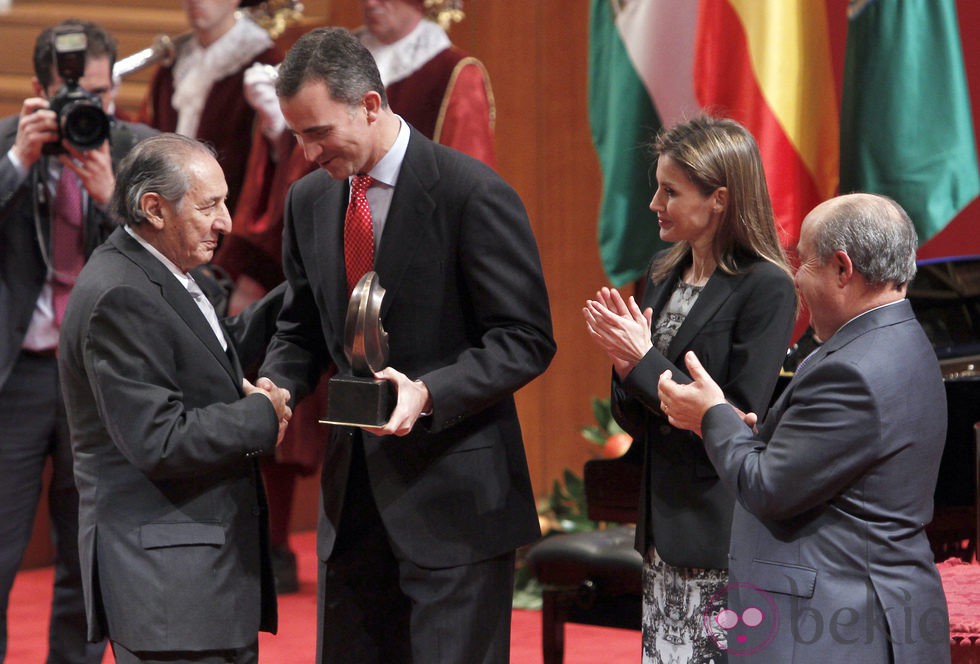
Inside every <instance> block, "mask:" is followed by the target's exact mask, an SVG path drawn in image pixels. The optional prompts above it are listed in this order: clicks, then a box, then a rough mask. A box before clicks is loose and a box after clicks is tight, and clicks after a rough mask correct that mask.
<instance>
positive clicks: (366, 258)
mask: <svg viewBox="0 0 980 664" xmlns="http://www.w3.org/2000/svg"><path fill="white" fill-rule="evenodd" d="M373 183H374V179H373V178H372V177H371V176H370V175H355V176H354V181H353V183H352V184H351V193H350V203H349V204H348V206H347V217H346V218H345V219H344V264H345V266H346V267H347V293H348V294H350V293H351V292H352V291H353V290H354V286H355V285H357V282H358V280H359V279H360V278H361V277H363V276H364V274H365V273H366V272H369V271H370V270H371V269H372V268H373V267H374V226H373V224H372V223H371V206H369V205H368V201H367V196H365V192H366V191H367V188H368V187H370V186H371V185H372V184H373Z"/></svg>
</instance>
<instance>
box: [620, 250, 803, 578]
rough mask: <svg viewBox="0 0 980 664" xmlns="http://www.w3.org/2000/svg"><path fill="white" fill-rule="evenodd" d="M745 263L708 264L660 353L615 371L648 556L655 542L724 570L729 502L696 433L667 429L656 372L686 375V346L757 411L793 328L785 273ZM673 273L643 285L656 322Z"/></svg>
mask: <svg viewBox="0 0 980 664" xmlns="http://www.w3.org/2000/svg"><path fill="white" fill-rule="evenodd" d="M743 263H745V264H746V266H745V271H744V272H742V273H740V274H736V275H729V274H725V273H723V272H722V271H721V270H715V272H714V274H713V275H712V276H711V278H710V279H709V280H708V283H707V285H706V286H705V288H704V290H703V291H701V294H700V295H699V296H698V299H697V301H696V302H695V303H694V306H693V307H692V309H691V312H690V314H689V315H688V317H687V318H686V320H685V321H684V323H683V324H682V325H681V326H680V328H679V329H678V330H677V335H676V336H675V337H674V340H673V341H672V342H671V344H670V347H669V348H668V351H667V355H666V357H665V356H664V355H663V354H661V353H660V352H659V351H658V350H657V349H656V348H654V349H651V350H650V352H648V353H647V354H646V356H645V357H644V358H643V359H642V360H641V361H640V362H639V364H637V365H636V367H635V368H634V369H633V371H631V372H630V373H629V375H628V376H627V377H626V379H625V380H623V381H622V382H620V381H619V380H617V379H616V378H615V375H614V380H613V388H612V406H613V413H614V415H615V416H616V420H617V421H618V422H619V423H620V425H622V426H623V428H624V429H626V430H627V431H628V432H629V433H630V435H632V436H633V438H634V440H635V441H636V443H638V444H634V445H633V447H634V448H638V450H639V451H641V452H642V453H643V454H644V455H645V460H644V474H643V482H642V485H641V503H640V516H639V521H638V523H637V539H636V541H637V549H638V550H639V551H640V553H646V550H647V548H648V547H649V546H650V545H651V544H654V545H656V547H657V552H658V553H659V554H660V557H661V558H663V559H664V560H665V561H667V562H668V563H670V564H672V565H677V566H683V567H709V568H715V569H724V568H725V567H727V564H728V560H727V554H728V534H729V531H730V529H731V519H732V507H733V502H734V501H733V498H732V495H731V494H730V493H729V492H728V491H727V490H726V489H725V487H724V486H722V484H721V483H720V482H719V481H718V475H717V473H716V472H715V470H714V468H713V467H712V466H711V462H710V461H709V460H708V457H707V456H706V454H705V452H704V448H703V446H702V445H701V443H700V441H699V440H698V438H697V436H695V435H694V434H692V433H691V432H689V431H683V430H680V429H675V428H674V427H672V426H670V424H668V422H667V420H666V418H664V417H663V415H662V414H661V412H660V400H659V399H658V397H657V382H658V380H659V377H660V374H661V373H663V372H664V371H665V370H666V369H670V370H671V371H672V372H673V375H674V376H675V379H677V378H678V377H679V376H680V377H685V378H686V376H687V369H686V367H685V364H684V354H685V353H686V352H687V351H689V350H693V351H694V352H695V353H696V354H697V356H698V359H699V360H700V361H701V363H702V364H703V365H704V367H705V369H707V371H708V373H709V374H710V375H711V377H712V378H714V379H715V380H716V381H717V382H718V383H719V384H720V385H721V387H722V388H723V389H724V391H725V395H726V396H727V397H728V399H729V400H730V401H731V402H732V403H734V404H735V405H736V406H738V407H739V408H741V409H742V410H744V411H746V412H748V411H753V412H756V413H763V412H765V409H766V407H767V406H768V405H769V400H770V398H771V397H772V391H773V389H774V388H775V386H776V379H777V378H778V377H779V368H780V366H781V365H782V363H783V359H784V358H785V357H786V348H787V345H788V344H789V338H790V334H791V333H792V329H793V321H794V318H795V315H796V295H795V289H794V286H793V282H792V281H791V280H790V278H789V276H788V275H786V274H785V273H784V272H783V271H782V270H780V269H779V268H777V267H776V266H775V265H773V264H771V263H768V262H766V261H761V260H755V261H747V260H743ZM680 273H681V269H680V268H678V269H677V270H675V272H674V273H673V274H672V275H671V276H670V277H669V278H668V279H666V280H664V281H663V282H662V283H660V284H650V285H649V286H648V287H647V290H646V292H645V293H644V296H643V304H642V306H643V308H644V309H645V308H646V307H653V312H654V313H653V315H654V320H656V317H657V316H659V315H660V312H661V311H662V310H663V308H664V306H666V304H667V301H668V300H669V299H670V295H671V293H672V292H673V290H674V287H675V286H676V285H677V281H678V280H679V279H680ZM633 456H634V457H635V456H639V455H638V454H635V453H634V455H633Z"/></svg>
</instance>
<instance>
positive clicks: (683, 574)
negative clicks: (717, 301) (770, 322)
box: [643, 282, 728, 664]
mask: <svg viewBox="0 0 980 664" xmlns="http://www.w3.org/2000/svg"><path fill="white" fill-rule="evenodd" d="M703 289H704V287H703V286H692V285H691V284H686V283H684V282H680V283H678V285H677V288H675V289H674V292H673V293H672V294H671V296H670V300H669V301H668V302H667V306H666V307H664V310H663V311H662V312H661V313H660V316H659V317H658V318H657V320H656V321H654V324H653V331H652V339H653V345H654V346H655V347H656V348H657V350H659V351H660V352H661V353H664V354H665V355H666V353H667V348H668V346H670V342H671V341H672V340H673V339H674V336H675V335H676V334H677V330H678V328H680V326H681V324H683V322H684V319H685V318H687V315H688V313H689V312H690V311H691V307H693V306H694V303H695V302H696V301H697V299H698V296H699V295H700V294H701V291H702V290H703ZM727 582H728V571H727V570H723V569H701V568H694V567H674V566H673V565H669V564H667V563H665V562H664V561H663V560H661V558H660V556H659V555H657V552H656V549H655V547H653V546H651V547H650V549H649V551H647V555H646V556H645V557H644V560H643V664H721V663H722V662H726V661H727V659H726V656H725V654H724V651H723V649H722V648H723V647H724V644H725V641H724V632H723V630H720V629H719V630H713V633H708V632H707V630H706V629H705V624H704V615H705V612H706V611H709V610H710V609H709V607H710V606H711V602H710V601H709V600H710V599H711V598H712V597H713V596H714V595H715V594H716V593H718V592H719V591H722V590H723V589H724V586H725V584H726V583H727ZM709 623H710V624H711V626H712V627H713V626H714V622H713V621H711V620H709ZM719 644H721V645H719Z"/></svg>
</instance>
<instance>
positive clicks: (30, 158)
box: [0, 21, 156, 664]
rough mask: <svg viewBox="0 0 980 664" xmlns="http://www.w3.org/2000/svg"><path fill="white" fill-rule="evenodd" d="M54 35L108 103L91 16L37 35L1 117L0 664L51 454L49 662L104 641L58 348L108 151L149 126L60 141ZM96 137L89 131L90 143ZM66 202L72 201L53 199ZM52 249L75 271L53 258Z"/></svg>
mask: <svg viewBox="0 0 980 664" xmlns="http://www.w3.org/2000/svg"><path fill="white" fill-rule="evenodd" d="M56 32H65V33H68V34H74V35H75V38H77V37H78V36H79V35H82V36H83V37H84V40H85V41H84V45H82V46H81V48H83V49H84V51H83V53H84V64H83V65H82V67H84V69H82V70H81V72H80V73H81V74H82V75H81V77H80V78H79V79H78V80H77V81H76V82H77V84H78V86H79V90H80V91H84V92H86V93H88V94H90V95H92V97H91V99H90V101H91V103H92V108H99V107H101V109H102V112H104V113H108V112H109V111H110V109H111V106H112V94H113V85H112V65H113V62H114V61H115V58H116V43H115V40H114V39H113V38H112V37H111V36H110V35H109V33H107V32H106V31H105V30H104V29H102V28H101V27H99V26H97V25H95V24H94V23H89V22H86V21H64V22H62V23H59V24H58V25H55V26H52V27H49V28H47V29H45V30H43V31H42V32H41V33H40V34H39V35H38V37H37V40H36V42H35V45H34V58H33V59H34V79H33V80H32V87H33V95H32V96H30V97H28V98H27V99H25V100H24V102H23V104H22V106H21V111H20V113H19V114H17V115H13V116H9V117H6V118H3V119H2V120H0V432H2V433H0V662H3V661H4V655H5V653H6V650H7V601H8V598H9V595H10V588H11V586H12V585H13V582H14V577H15V576H16V574H17V569H18V567H19V565H20V563H21V558H22V557H23V555H24V550H25V549H26V548H27V544H28V541H29V540H30V537H31V529H32V526H33V524H34V515H35V513H36V512H37V506H38V501H39V497H40V494H41V484H42V477H43V472H44V467H45V463H46V461H47V459H48V457H50V458H51V460H52V474H51V481H50V484H49V490H48V508H49V512H50V516H51V526H52V529H51V532H52V542H53V544H54V548H55V575H54V578H55V581H54V597H53V600H52V605H51V629H50V631H49V639H48V662H52V663H53V662H59V663H68V664H98V663H99V662H101V661H102V652H103V650H104V645H103V644H88V645H87V644H86V639H85V611H84V605H83V601H82V586H81V581H80V578H79V571H78V494H77V492H76V491H75V484H74V479H73V477H72V468H71V450H70V448H69V444H68V425H67V422H66V419H65V409H64V404H63V403H62V400H61V390H60V389H59V387H58V365H57V360H56V359H55V349H56V348H57V346H58V333H59V328H60V322H61V319H60V314H61V312H62V311H63V308H62V306H61V304H62V303H63V301H64V299H66V298H67V295H68V293H69V292H70V290H71V283H72V281H73V279H74V276H75V273H76V272H77V267H80V265H81V264H82V262H83V261H84V260H85V259H86V258H87V257H88V256H89V255H90V254H91V253H92V250H93V249H94V248H95V247H96V246H98V245H99V244H100V243H101V242H102V241H103V240H104V239H105V238H106V236H108V234H109V232H110V231H111V230H112V224H111V222H110V221H109V217H108V215H107V214H106V213H105V206H106V205H107V204H108V202H109V197H110V196H111V195H112V189H113V186H114V184H115V176H114V175H113V169H114V166H115V161H116V158H118V157H121V156H122V155H124V154H125V153H126V151H128V150H129V149H130V147H131V146H132V145H133V143H135V142H136V141H138V140H140V139H142V138H145V137H146V136H149V135H152V134H155V133H156V131H155V130H153V129H151V128H149V127H147V126H145V125H138V124H132V123H127V122H121V121H119V120H117V119H115V118H113V117H112V116H111V115H110V116H108V119H109V122H110V124H109V140H107V141H104V142H102V143H101V145H98V146H97V147H94V146H91V145H88V144H86V145H88V147H89V149H79V148H78V147H76V146H75V145H73V144H72V143H71V142H70V141H67V140H61V138H60V132H59V128H58V127H59V123H58V118H57V115H56V113H55V111H53V110H51V101H50V100H51V99H52V98H55V97H57V96H58V93H59V91H60V90H61V89H62V86H63V85H64V84H65V81H64V80H63V79H62V77H61V76H60V74H59V68H58V67H57V66H56V57H55V53H56V51H55V39H54V37H55V33H56ZM73 46H75V47H78V46H79V45H78V44H77V43H76V44H73ZM76 62H77V60H76ZM94 115H97V113H95V114H94ZM92 126H93V127H94V126H96V125H94V124H93V125H92ZM97 136H98V134H97V133H93V134H92V138H93V142H94V139H95V137H97ZM52 148H56V149H57V150H58V151H60V152H61V154H57V155H56V154H54V153H53V151H52ZM69 180H71V181H72V183H73V184H74V185H75V186H74V196H73V197H72V196H66V195H61V194H60V192H61V191H62V189H61V187H60V185H62V184H63V183H67V182H68V181H69ZM68 199H71V201H72V204H71V205H61V204H60V201H62V200H68ZM64 212H67V213H68V214H62V213H64ZM59 214H61V218H64V217H65V216H71V215H74V216H73V221H74V224H75V225H74V226H73V228H74V229H75V231H74V235H75V241H74V243H63V245H62V246H67V248H68V251H67V252H61V251H59V249H58V248H56V244H57V243H56V237H55V236H56V235H58V234H57V233H54V232H53V230H52V229H53V228H55V222H54V219H55V217H56V216H57V215H59ZM62 237H63V236H62ZM56 255H57V256H58V257H59V258H61V259H63V260H66V261H67V262H68V263H69V264H70V265H71V266H72V267H69V268H65V267H63V266H62V265H59V263H58V261H57V260H56V259H55V256H56Z"/></svg>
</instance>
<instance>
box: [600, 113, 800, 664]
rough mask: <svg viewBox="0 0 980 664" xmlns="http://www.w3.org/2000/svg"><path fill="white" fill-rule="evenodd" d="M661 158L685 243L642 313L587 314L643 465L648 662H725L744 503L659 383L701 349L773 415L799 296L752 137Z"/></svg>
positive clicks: (665, 148) (607, 304) (700, 133)
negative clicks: (671, 408) (720, 615)
mask: <svg viewBox="0 0 980 664" xmlns="http://www.w3.org/2000/svg"><path fill="white" fill-rule="evenodd" d="M653 154H654V157H655V159H656V186H657V189H656V193H655V194H654V196H653V200H652V201H651V202H650V209H651V210H653V211H654V212H656V213H657V219H658V223H659V225H660V238H661V240H664V241H666V242H673V243H674V245H673V247H671V248H670V249H668V250H666V251H663V252H660V253H658V254H657V255H656V256H654V257H653V260H652V262H651V265H650V270H649V281H648V282H647V284H646V286H645V288H644V293H643V297H642V307H641V306H640V305H639V304H637V302H636V301H635V299H634V298H633V297H632V296H631V297H629V298H628V300H627V299H624V298H623V297H622V296H621V295H620V293H619V292H618V291H616V290H615V289H609V288H602V289H601V290H600V291H599V292H598V293H597V294H596V299H595V300H589V301H587V303H586V307H585V309H584V310H583V312H584V314H585V318H586V323H587V326H588V329H589V332H590V334H591V336H592V338H593V339H594V340H595V341H596V343H597V344H598V345H599V347H600V348H602V349H603V350H604V351H605V352H606V353H607V355H608V356H609V358H610V359H611V360H612V363H613V380H612V407H613V414H614V416H615V418H616V421H617V422H619V424H620V425H622V426H623V428H624V429H626V431H627V432H629V433H630V435H632V436H633V438H634V441H635V444H634V446H633V447H634V450H635V452H634V454H636V455H637V456H639V455H642V458H643V464H644V473H643V487H642V494H641V495H642V498H641V504H640V518H639V522H638V524H637V548H638V550H639V551H640V553H642V554H643V556H644V574H643V582H644V593H643V595H644V598H643V604H644V607H643V661H644V663H647V662H660V661H680V662H698V663H701V662H708V661H711V660H712V659H713V660H714V661H715V662H716V663H717V662H719V661H724V652H723V650H721V649H719V646H718V645H717V641H718V638H719V636H718V633H719V632H721V630H720V629H718V628H717V626H716V625H714V622H713V620H712V619H711V616H710V615H708V616H706V615H704V607H706V606H707V605H708V602H709V600H710V598H711V597H712V595H714V594H715V593H716V592H718V591H720V590H723V589H724V585H725V583H726V582H727V571H726V568H727V554H728V542H729V536H730V532H731V520H732V510H733V506H734V499H733V497H732V496H731V494H729V493H728V492H727V491H726V490H725V488H724V487H723V486H722V484H721V482H720V481H719V479H718V475H717V474H716V473H715V471H714V469H713V468H712V466H711V463H710V461H708V457H707V455H706V454H705V451H704V448H703V446H702V445H701V442H700V440H699V439H698V438H697V437H696V436H695V435H694V434H692V433H690V432H687V431H683V430H680V429H675V428H674V427H672V426H670V424H668V422H667V419H666V417H665V416H664V414H663V412H662V411H661V409H660V401H659V399H658V397H657V380H658V378H659V376H660V374H661V373H663V372H664V371H665V370H667V369H670V370H671V372H672V373H673V375H674V376H675V377H677V376H680V377H681V378H680V379H681V380H682V379H683V377H684V376H685V374H684V372H683V371H682V369H681V368H680V367H683V366H684V363H683V361H682V359H681V358H682V357H683V355H684V353H685V352H687V351H689V350H693V351H694V352H695V353H697V356H698V357H699V358H701V359H702V361H703V363H704V366H705V368H706V369H707V370H708V373H710V374H711V376H712V378H714V379H715V380H716V381H717V382H718V383H719V384H720V385H721V386H722V387H723V388H724V390H725V394H727V395H728V396H729V398H730V400H731V401H732V403H734V405H735V406H737V407H738V408H740V409H742V410H743V411H745V412H749V411H754V412H765V409H766V407H767V406H768V403H769V400H770V398H771V396H772V392H773V389H774V388H775V385H776V379H777V377H778V375H779V368H780V365H781V364H782V362H783V358H784V357H785V355H786V348H787V345H788V343H789V341H790V334H791V333H792V329H793V322H794V319H795V315H796V308H797V299H796V291H795V288H794V286H793V281H792V276H791V272H790V268H789V266H788V264H787V261H786V258H785V255H784V253H783V251H782V249H781V248H780V245H779V238H778V234H777V232H776V226H775V222H774V219H773V214H772V206H771V203H770V200H769V192H768V189H767V187H766V181H765V175H764V173H763V168H762V160H761V158H760V156H759V150H758V146H757V145H756V142H755V140H754V139H753V138H752V136H751V134H749V132H748V131H746V129H745V128H744V127H742V126H741V125H740V124H738V123H737V122H734V121H732V120H727V119H716V118H712V117H707V116H701V117H698V118H695V119H693V120H690V121H688V122H685V123H682V124H679V125H677V126H675V127H673V128H671V129H669V130H666V131H663V132H661V133H660V134H659V135H658V136H657V138H656V140H655V142H654V145H653ZM712 634H714V638H712Z"/></svg>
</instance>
